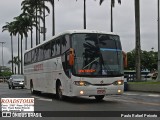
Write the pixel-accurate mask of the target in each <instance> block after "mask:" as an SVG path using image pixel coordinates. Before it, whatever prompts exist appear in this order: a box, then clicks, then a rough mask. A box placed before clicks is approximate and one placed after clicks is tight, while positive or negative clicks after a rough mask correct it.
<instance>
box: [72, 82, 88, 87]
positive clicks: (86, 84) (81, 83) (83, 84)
mask: <svg viewBox="0 0 160 120" xmlns="http://www.w3.org/2000/svg"><path fill="white" fill-rule="evenodd" d="M74 84H75V85H77V86H88V85H90V83H89V82H86V81H74Z"/></svg>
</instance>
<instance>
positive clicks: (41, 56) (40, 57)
mask: <svg viewBox="0 0 160 120" xmlns="http://www.w3.org/2000/svg"><path fill="white" fill-rule="evenodd" d="M38 49H39V50H38V52H39V53H38V61H41V60H43V46H40V47H39V48H38Z"/></svg>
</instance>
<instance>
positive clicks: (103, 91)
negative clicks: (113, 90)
mask: <svg viewBox="0 0 160 120" xmlns="http://www.w3.org/2000/svg"><path fill="white" fill-rule="evenodd" d="M97 94H106V91H105V90H97Z"/></svg>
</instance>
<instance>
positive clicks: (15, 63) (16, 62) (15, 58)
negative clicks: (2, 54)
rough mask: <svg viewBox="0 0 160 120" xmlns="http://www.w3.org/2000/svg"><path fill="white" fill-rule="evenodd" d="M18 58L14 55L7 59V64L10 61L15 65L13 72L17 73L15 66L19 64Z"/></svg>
mask: <svg viewBox="0 0 160 120" xmlns="http://www.w3.org/2000/svg"><path fill="white" fill-rule="evenodd" d="M20 62H21V61H20V60H19V57H18V56H16V57H13V60H9V61H8V64H10V63H13V64H14V65H15V66H14V70H15V71H14V74H16V73H17V71H16V66H18V65H19V64H20Z"/></svg>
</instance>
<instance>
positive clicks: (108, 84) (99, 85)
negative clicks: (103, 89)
mask: <svg viewBox="0 0 160 120" xmlns="http://www.w3.org/2000/svg"><path fill="white" fill-rule="evenodd" d="M111 84H112V83H109V84H92V85H93V86H108V85H111Z"/></svg>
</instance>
